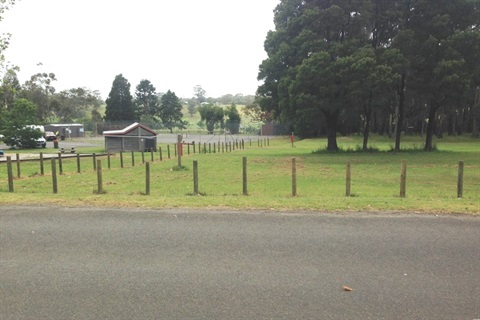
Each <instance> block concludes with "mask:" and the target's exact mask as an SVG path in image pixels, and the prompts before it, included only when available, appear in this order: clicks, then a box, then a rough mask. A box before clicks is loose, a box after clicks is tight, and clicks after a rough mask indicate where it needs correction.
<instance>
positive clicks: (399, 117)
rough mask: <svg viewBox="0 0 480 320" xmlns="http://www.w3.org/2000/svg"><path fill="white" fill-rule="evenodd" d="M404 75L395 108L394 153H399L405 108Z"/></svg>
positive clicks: (403, 75)
mask: <svg viewBox="0 0 480 320" xmlns="http://www.w3.org/2000/svg"><path fill="white" fill-rule="evenodd" d="M405 76H406V75H405V74H402V82H401V84H400V90H399V92H398V94H399V101H398V108H397V119H396V120H397V121H396V123H395V152H399V151H400V138H401V136H402V126H403V117H404V108H405Z"/></svg>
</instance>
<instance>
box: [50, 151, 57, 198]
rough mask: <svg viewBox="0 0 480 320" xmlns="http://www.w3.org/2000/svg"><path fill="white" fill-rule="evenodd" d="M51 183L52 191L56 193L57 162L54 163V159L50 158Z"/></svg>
mask: <svg viewBox="0 0 480 320" xmlns="http://www.w3.org/2000/svg"><path fill="white" fill-rule="evenodd" d="M51 161H52V185H53V193H58V181H57V164H56V163H55V159H54V158H52V160H51Z"/></svg>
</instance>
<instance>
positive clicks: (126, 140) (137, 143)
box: [105, 135, 157, 152]
mask: <svg viewBox="0 0 480 320" xmlns="http://www.w3.org/2000/svg"><path fill="white" fill-rule="evenodd" d="M147 139H149V138H141V137H138V136H128V135H125V136H114V137H113V136H106V137H105V149H106V151H107V152H120V151H132V150H133V151H144V150H145V149H146V145H147V143H146V140H147ZM151 139H152V140H154V150H156V149H157V143H156V137H152V138H151Z"/></svg>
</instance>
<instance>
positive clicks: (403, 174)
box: [400, 160, 407, 198]
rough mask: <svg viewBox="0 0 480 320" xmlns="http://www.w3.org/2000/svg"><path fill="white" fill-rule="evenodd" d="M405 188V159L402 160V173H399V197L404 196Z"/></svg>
mask: <svg viewBox="0 0 480 320" xmlns="http://www.w3.org/2000/svg"><path fill="white" fill-rule="evenodd" d="M406 188H407V161H405V160H402V173H401V175H400V198H405V195H406Z"/></svg>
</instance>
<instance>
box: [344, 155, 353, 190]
mask: <svg viewBox="0 0 480 320" xmlns="http://www.w3.org/2000/svg"><path fill="white" fill-rule="evenodd" d="M346 180H347V181H346V191H345V196H346V197H350V186H351V181H352V171H351V165H350V161H347V179H346Z"/></svg>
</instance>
